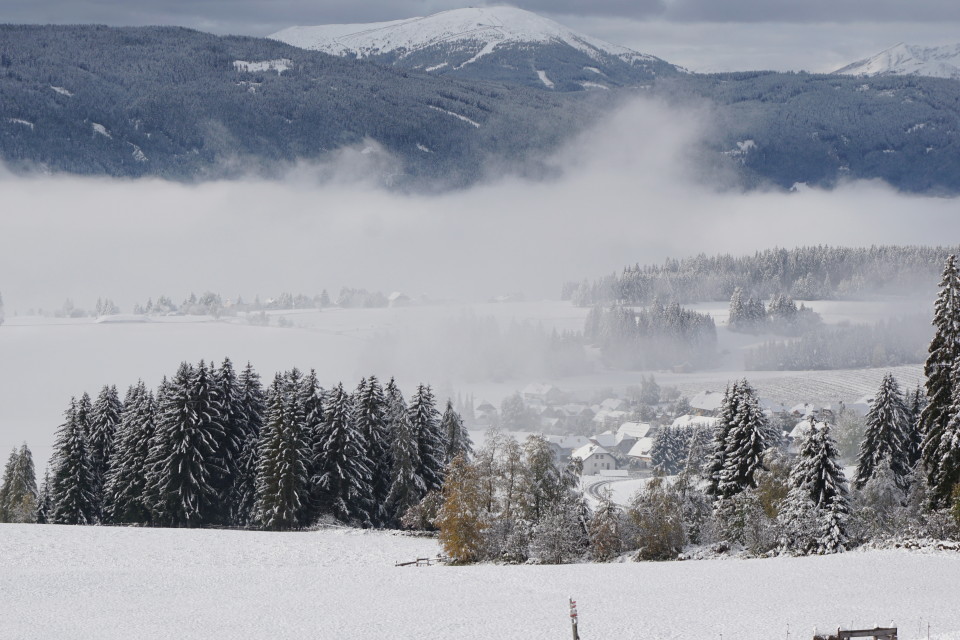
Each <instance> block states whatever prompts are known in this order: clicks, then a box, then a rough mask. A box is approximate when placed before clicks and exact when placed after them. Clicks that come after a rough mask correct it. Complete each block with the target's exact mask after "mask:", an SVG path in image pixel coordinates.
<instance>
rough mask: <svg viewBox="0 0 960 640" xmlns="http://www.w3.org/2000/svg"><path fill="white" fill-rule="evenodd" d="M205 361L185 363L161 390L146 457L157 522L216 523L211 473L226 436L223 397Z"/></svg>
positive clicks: (216, 505)
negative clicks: (221, 411)
mask: <svg viewBox="0 0 960 640" xmlns="http://www.w3.org/2000/svg"><path fill="white" fill-rule="evenodd" d="M212 386H213V383H212V380H211V379H210V376H209V371H208V370H207V367H206V365H205V364H204V363H202V362H201V363H200V366H198V367H196V368H194V367H191V366H190V365H189V364H187V363H186V362H184V363H182V364H181V365H180V368H179V369H178V370H177V373H176V375H175V376H174V377H173V379H172V380H170V381H169V382H168V383H167V386H166V388H164V389H163V391H162V393H161V394H160V400H159V407H158V417H157V428H156V433H155V435H154V438H153V441H152V442H151V445H150V455H149V458H148V461H147V467H148V469H149V472H148V473H149V475H148V485H149V487H150V488H149V492H150V494H152V497H153V499H154V504H152V505H151V510H152V512H153V513H154V518H155V521H156V522H158V523H160V524H163V525H167V526H184V527H194V526H201V525H204V524H212V523H216V522H217V521H218V520H219V516H220V514H221V508H220V507H221V506H220V504H219V502H218V501H219V499H220V496H219V495H218V493H217V491H216V489H215V488H214V486H213V484H212V482H213V478H214V477H215V476H216V474H218V473H222V469H220V468H217V466H216V465H217V457H216V453H217V449H216V447H217V443H218V442H219V441H220V439H221V438H222V437H223V425H222V424H221V423H220V414H219V409H220V407H219V402H218V401H217V398H216V397H215V394H214V391H213V389H212Z"/></svg>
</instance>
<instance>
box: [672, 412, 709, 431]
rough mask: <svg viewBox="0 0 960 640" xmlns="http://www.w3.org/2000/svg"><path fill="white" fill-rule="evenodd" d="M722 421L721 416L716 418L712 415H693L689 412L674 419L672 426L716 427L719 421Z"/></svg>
mask: <svg viewBox="0 0 960 640" xmlns="http://www.w3.org/2000/svg"><path fill="white" fill-rule="evenodd" d="M719 421H720V418H714V417H712V416H692V415H690V414H689V413H688V414H686V415H682V416H680V417H678V418H676V419H674V421H673V424H672V425H671V426H674V427H686V428H692V427H715V426H717V422H719Z"/></svg>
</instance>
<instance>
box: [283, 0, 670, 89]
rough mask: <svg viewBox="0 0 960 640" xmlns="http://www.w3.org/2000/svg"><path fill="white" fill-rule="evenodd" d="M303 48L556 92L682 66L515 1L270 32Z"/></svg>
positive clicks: (634, 80)
mask: <svg viewBox="0 0 960 640" xmlns="http://www.w3.org/2000/svg"><path fill="white" fill-rule="evenodd" d="M269 37H270V38H273V39H275V40H280V41H282V42H285V43H287V44H290V45H293V46H295V47H300V48H302V49H312V50H316V51H323V52H326V53H331V54H334V55H338V56H350V57H357V58H366V59H371V60H374V61H376V62H379V63H381V64H391V65H395V66H399V67H403V68H407V69H415V70H420V71H424V72H427V73H430V74H435V75H453V76H462V77H471V78H482V79H490V80H496V81H499V82H512V83H517V84H525V85H529V86H537V87H540V88H546V89H555V90H566V91H570V90H582V89H609V88H612V87H618V86H625V85H626V86H629V85H636V84H642V83H645V82H648V81H650V80H651V79H653V78H654V77H655V76H661V75H676V74H678V73H681V72H683V70H682V69H680V68H679V67H676V66H674V65H672V64H669V63H667V62H665V61H663V60H661V59H659V58H656V57H654V56H651V55H647V54H643V53H638V52H636V51H633V50H631V49H627V48H626V47H621V46H617V45H614V44H610V43H608V42H604V41H602V40H598V39H596V38H591V37H590V36H586V35H583V34H579V33H576V32H574V31H572V30H570V29H568V28H567V27H564V26H563V25H561V24H559V23H557V22H554V21H553V20H548V19H547V18H544V17H541V16H539V15H537V14H535V13H531V12H529V11H524V10H522V9H516V8H513V7H478V8H469V9H454V10H450V11H443V12H440V13H436V14H433V15H430V16H426V17H422V18H409V19H407V20H395V21H392V22H374V23H368V24H333V25H321V26H315V27H290V28H288V29H284V30H282V31H278V32H277V33H274V34H273V35H271V36H269Z"/></svg>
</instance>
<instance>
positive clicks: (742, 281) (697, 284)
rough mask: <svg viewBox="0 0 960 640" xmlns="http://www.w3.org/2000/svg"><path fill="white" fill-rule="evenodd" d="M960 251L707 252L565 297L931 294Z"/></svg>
mask: <svg viewBox="0 0 960 640" xmlns="http://www.w3.org/2000/svg"><path fill="white" fill-rule="evenodd" d="M956 251H958V248H957V247H948V248H945V247H919V246H879V247H877V246H873V247H869V248H849V247H828V246H816V247H799V248H796V249H767V250H765V251H760V252H757V253H755V254H754V255H752V256H742V257H734V256H732V255H730V254H721V255H716V256H707V255H705V254H699V255H697V256H695V257H692V258H684V259H682V260H675V259H668V260H667V261H666V262H664V264H662V265H645V266H641V265H639V264H635V265H633V266H627V267H625V268H624V270H623V272H622V273H621V274H620V275H619V276H618V275H617V274H612V275H609V276H606V277H604V278H601V279H599V280H596V281H594V282H592V283H591V282H589V281H588V280H584V281H583V282H580V283H576V282H568V283H567V284H565V285H564V286H563V289H562V291H561V299H564V300H571V301H573V303H574V304H575V305H577V306H591V305H596V304H611V303H619V304H624V305H647V304H651V303H652V302H653V301H654V300H656V299H658V298H659V299H662V300H677V301H679V302H680V303H682V304H690V303H694V302H707V301H717V300H729V299H730V298H731V296H733V294H734V290H735V289H736V288H737V287H740V288H741V289H742V290H743V291H749V292H752V295H754V296H756V298H757V299H768V298H772V297H773V296H776V295H786V296H790V297H792V298H794V299H797V300H822V299H830V298H851V297H858V296H861V295H865V294H868V293H876V292H888V293H889V292H893V293H915V292H916V290H917V289H918V288H919V289H920V290H925V289H928V288H930V287H929V282H930V281H932V280H933V278H935V277H936V274H937V273H938V272H939V268H940V265H942V264H943V261H944V260H945V259H946V257H947V255H949V254H950V253H952V252H956Z"/></svg>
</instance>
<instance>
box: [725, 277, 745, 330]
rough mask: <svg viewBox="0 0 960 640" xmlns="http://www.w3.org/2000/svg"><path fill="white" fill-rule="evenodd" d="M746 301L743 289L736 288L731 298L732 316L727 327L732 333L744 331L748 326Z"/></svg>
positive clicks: (730, 315)
mask: <svg viewBox="0 0 960 640" xmlns="http://www.w3.org/2000/svg"><path fill="white" fill-rule="evenodd" d="M746 314H747V309H746V301H745V300H744V299H743V289H741V288H740V287H735V288H734V290H733V295H732V296H730V314H729V318H728V319H727V326H729V327H730V330H731V331H743V330H744V328H745V325H746V319H747V318H746Z"/></svg>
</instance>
